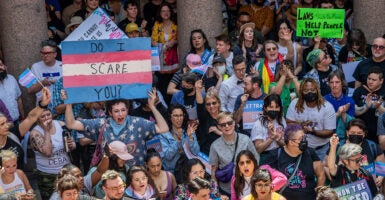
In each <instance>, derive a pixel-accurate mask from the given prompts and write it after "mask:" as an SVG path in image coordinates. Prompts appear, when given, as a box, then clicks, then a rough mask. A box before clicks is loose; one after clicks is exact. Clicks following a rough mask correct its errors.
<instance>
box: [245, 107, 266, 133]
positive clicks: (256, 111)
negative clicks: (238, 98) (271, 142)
mask: <svg viewBox="0 0 385 200" xmlns="http://www.w3.org/2000/svg"><path fill="white" fill-rule="evenodd" d="M262 111H263V100H254V101H246V103H245V106H244V107H243V115H242V117H243V129H252V128H253V125H254V122H255V121H256V120H257V118H258V117H259V116H260V115H261V114H262Z"/></svg>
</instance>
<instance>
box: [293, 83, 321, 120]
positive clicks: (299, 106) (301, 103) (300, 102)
mask: <svg viewBox="0 0 385 200" xmlns="http://www.w3.org/2000/svg"><path fill="white" fill-rule="evenodd" d="M306 83H311V84H312V85H313V86H314V87H315V88H316V91H317V92H316V93H317V96H318V98H317V103H316V104H317V108H318V111H319V110H320V109H321V107H322V106H323V105H324V104H325V99H324V98H323V96H322V94H321V90H320V88H319V86H318V83H317V81H315V80H314V79H312V78H305V79H303V80H302V82H301V86H300V88H299V91H300V92H299V94H298V102H297V104H296V105H295V109H296V110H297V112H298V113H303V111H304V109H305V108H304V104H305V100H304V98H303V90H304V88H305V86H306Z"/></svg>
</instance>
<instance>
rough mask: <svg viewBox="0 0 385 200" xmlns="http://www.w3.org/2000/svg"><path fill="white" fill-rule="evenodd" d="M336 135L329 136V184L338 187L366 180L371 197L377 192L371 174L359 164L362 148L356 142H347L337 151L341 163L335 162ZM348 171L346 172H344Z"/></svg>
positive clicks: (337, 141)
mask: <svg viewBox="0 0 385 200" xmlns="http://www.w3.org/2000/svg"><path fill="white" fill-rule="evenodd" d="M338 143H339V140H338V137H337V136H336V135H334V136H333V137H331V138H330V152H329V156H328V168H329V173H330V175H331V177H332V180H331V186H332V187H338V186H342V185H346V184H349V183H353V182H355V181H358V180H362V179H364V180H366V182H367V184H368V186H369V189H370V192H371V193H372V197H374V196H376V195H377V193H378V190H377V187H376V183H375V182H374V180H373V176H372V175H371V174H370V173H369V172H368V171H366V170H365V169H364V168H363V167H361V166H360V164H361V163H362V154H361V152H362V148H361V147H360V146H359V145H358V144H353V143H347V144H344V145H342V147H341V148H340V150H339V151H338V156H339V158H340V163H341V164H338V165H337V164H336V155H337V145H338ZM346 172H348V173H346Z"/></svg>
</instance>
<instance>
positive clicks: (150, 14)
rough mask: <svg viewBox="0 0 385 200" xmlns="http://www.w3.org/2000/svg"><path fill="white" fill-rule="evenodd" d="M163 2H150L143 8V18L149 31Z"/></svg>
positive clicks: (160, 0) (151, 0)
mask: <svg viewBox="0 0 385 200" xmlns="http://www.w3.org/2000/svg"><path fill="white" fill-rule="evenodd" d="M162 2H163V0H150V1H149V2H148V3H146V4H145V5H144V7H143V17H144V20H146V21H147V23H148V27H151V30H149V31H150V33H151V31H152V30H153V27H154V23H155V20H156V18H157V12H158V10H159V9H160V6H161V4H162Z"/></svg>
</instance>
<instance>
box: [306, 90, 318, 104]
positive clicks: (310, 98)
mask: <svg viewBox="0 0 385 200" xmlns="http://www.w3.org/2000/svg"><path fill="white" fill-rule="evenodd" d="M303 98H304V99H305V101H307V102H314V101H316V100H317V98H318V97H317V94H316V93H314V92H309V93H307V94H304V95H303Z"/></svg>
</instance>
